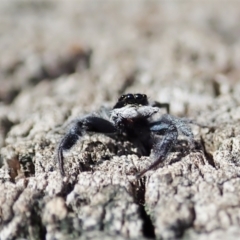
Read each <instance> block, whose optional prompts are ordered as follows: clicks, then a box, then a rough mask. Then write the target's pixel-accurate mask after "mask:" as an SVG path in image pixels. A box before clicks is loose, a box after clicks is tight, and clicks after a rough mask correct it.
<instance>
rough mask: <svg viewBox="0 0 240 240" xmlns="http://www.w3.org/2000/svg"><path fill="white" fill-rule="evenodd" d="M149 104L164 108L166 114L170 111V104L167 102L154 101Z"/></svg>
mask: <svg viewBox="0 0 240 240" xmlns="http://www.w3.org/2000/svg"><path fill="white" fill-rule="evenodd" d="M151 106H152V107H158V108H165V109H166V111H167V113H168V114H169V113H170V104H169V103H160V102H157V101H154V102H153V103H152V104H151Z"/></svg>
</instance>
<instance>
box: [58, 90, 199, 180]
mask: <svg viewBox="0 0 240 240" xmlns="http://www.w3.org/2000/svg"><path fill="white" fill-rule="evenodd" d="M160 108H166V110H167V114H163V115H160V117H159V119H157V120H153V118H152V116H153V115H154V114H156V113H158V112H159V110H160ZM104 113H105V114H102V112H101V113H98V114H96V113H93V114H91V115H87V116H85V117H83V118H80V119H77V120H76V121H75V123H74V124H73V126H72V128H70V130H69V132H68V133H67V134H66V135H65V137H64V138H63V139H62V140H61V142H60V144H59V146H58V163H59V168H60V172H61V174H62V175H65V172H64V168H63V152H64V151H66V150H69V149H71V148H72V147H73V145H74V144H75V143H76V142H77V141H78V140H79V139H80V138H81V137H82V136H83V135H85V134H86V133H87V132H97V133H103V134H110V133H119V134H123V133H124V135H125V136H126V137H127V138H128V139H129V140H130V141H135V142H136V141H138V142H140V144H141V145H142V146H143V147H144V148H145V151H146V152H147V153H148V154H149V153H150V152H151V151H152V158H153V159H152V164H151V165H150V166H149V167H147V168H146V169H144V170H143V171H141V172H139V173H138V175H137V177H141V176H142V175H143V174H145V173H146V172H147V171H148V170H150V169H153V168H155V167H156V166H158V165H159V164H160V163H161V162H162V161H164V159H165V158H166V156H167V155H168V153H169V152H170V150H171V149H172V147H173V146H175V145H176V142H177V138H178V135H179V133H180V134H183V135H185V136H186V137H187V138H188V141H189V143H190V145H191V146H193V144H194V136H193V133H192V130H191V128H190V126H189V124H191V123H193V122H192V121H191V120H188V119H185V118H184V119H182V118H177V117H174V116H171V115H169V114H168V113H169V104H168V103H159V102H153V103H149V101H148V98H147V96H146V95H145V94H140V93H138V94H131V93H129V94H124V95H122V96H121V97H120V98H119V99H118V101H117V103H116V104H115V105H114V107H113V108H112V109H104ZM106 116H107V117H106ZM159 135H161V136H162V137H161V138H159V137H158V136H159Z"/></svg>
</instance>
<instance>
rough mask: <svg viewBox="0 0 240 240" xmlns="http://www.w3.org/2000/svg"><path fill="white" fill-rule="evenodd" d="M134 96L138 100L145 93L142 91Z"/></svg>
mask: <svg viewBox="0 0 240 240" xmlns="http://www.w3.org/2000/svg"><path fill="white" fill-rule="evenodd" d="M134 97H135V99H137V100H141V99H142V98H143V97H144V95H143V94H140V93H137V94H135V95H134Z"/></svg>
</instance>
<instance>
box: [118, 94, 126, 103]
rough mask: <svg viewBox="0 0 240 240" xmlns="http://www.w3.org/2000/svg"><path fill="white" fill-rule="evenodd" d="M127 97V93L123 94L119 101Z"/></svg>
mask: <svg viewBox="0 0 240 240" xmlns="http://www.w3.org/2000/svg"><path fill="white" fill-rule="evenodd" d="M125 98H126V94H123V95H122V96H121V97H120V98H119V99H118V101H122V100H124V99H125Z"/></svg>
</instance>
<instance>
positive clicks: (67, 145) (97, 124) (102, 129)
mask: <svg viewBox="0 0 240 240" xmlns="http://www.w3.org/2000/svg"><path fill="white" fill-rule="evenodd" d="M116 131H117V130H116V128H115V127H114V126H113V124H112V123H111V122H109V121H108V120H106V119H103V118H100V117H95V116H87V117H85V118H82V119H80V120H78V121H77V122H76V123H75V124H74V125H73V127H72V128H71V129H70V130H69V132H68V133H67V134H66V136H65V137H64V138H63V139H62V140H61V142H60V144H59V146H58V150H57V158H58V164H59V168H60V173H61V175H62V176H64V175H65V171H64V168H63V159H64V157H63V151H65V150H69V149H71V148H72V147H73V145H74V144H76V142H77V141H78V140H79V139H80V137H82V136H83V135H84V134H85V133H86V132H96V133H105V134H110V133H115V132H116Z"/></svg>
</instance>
